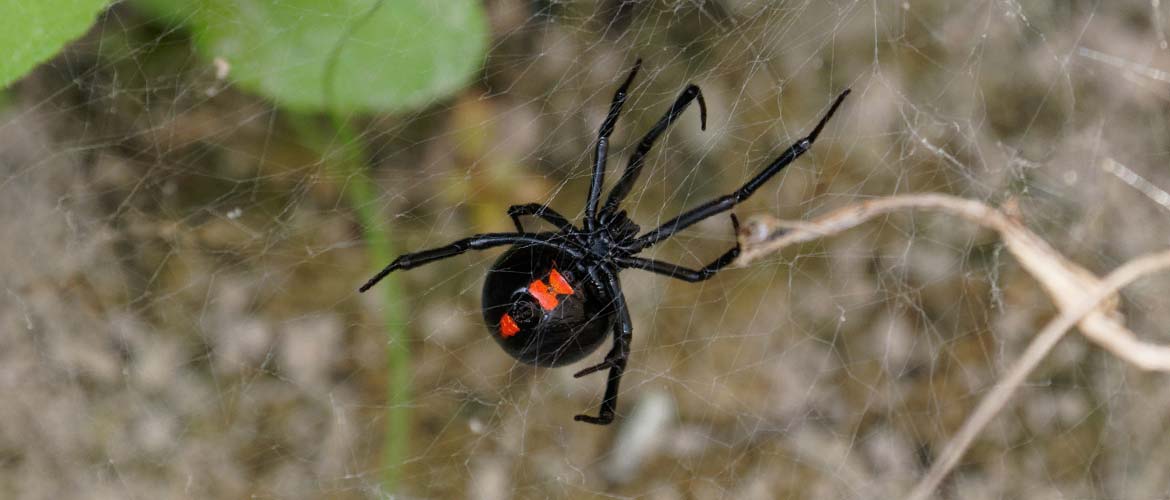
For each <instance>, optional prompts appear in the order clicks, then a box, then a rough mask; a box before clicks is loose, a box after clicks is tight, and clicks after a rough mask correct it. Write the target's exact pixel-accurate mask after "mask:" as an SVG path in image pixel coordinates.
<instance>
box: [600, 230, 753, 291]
mask: <svg viewBox="0 0 1170 500" xmlns="http://www.w3.org/2000/svg"><path fill="white" fill-rule="evenodd" d="M731 227H733V228H734V229H735V237H736V242H735V246H734V247H732V248H731V249H729V250H728V251H726V252H724V253H723V255H720V256H719V258H718V259H715V260H713V261H711V263H710V264H707V265H705V266H703V267H702V268H701V269H691V268H689V267H684V266H680V265H678V264H671V263H669V262H662V261H658V260H652V259H643V258H640V257H618V258H617V259H615V260H616V261H617V263H618V265H620V266H622V267H623V268H627V267H628V268H633V269H641V270H644V271H650V272H652V273H655V274H661V275H663V276H669V277H671V278H674V279H679V280H683V281H686V282H689V283H695V282H699V281H703V280H706V279H707V278H710V277H712V276H715V273H717V272H719V270H720V269H723V268H724V267H727V265H728V264H731V263H732V262H735V258H736V257H739V219H737V218H736V217H735V214H731Z"/></svg>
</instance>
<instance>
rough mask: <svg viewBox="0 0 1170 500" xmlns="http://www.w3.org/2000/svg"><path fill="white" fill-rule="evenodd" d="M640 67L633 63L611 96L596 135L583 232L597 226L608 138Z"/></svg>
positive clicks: (640, 63) (640, 64)
mask: <svg viewBox="0 0 1170 500" xmlns="http://www.w3.org/2000/svg"><path fill="white" fill-rule="evenodd" d="M641 67H642V60H641V59H638V61H637V62H635V63H634V69H631V70H630V75H629V76H627V77H626V81H625V82H624V83H622V86H621V87H618V89H617V92H614V94H613V101H612V102H610V104H609V114H607V115H605V121H603V122H601V129H600V130H599V131H598V133H597V147H596V150H595V151H594V153H593V177H592V178H591V181H590V183H589V198H588V199H586V200H585V223H584V226H585V230H586V231H592V230H593V229H594V228H595V227H596V226H597V201H598V200H599V199H600V198H601V186H602V184H603V183H604V181H605V161H606V157H607V155H608V151H609V136H611V135H613V128H614V125H616V124H617V120H618V116H619V115H621V113H622V106H623V105H625V103H626V98H627V97H629V90H630V85H631V84H633V83H634V77H635V76H637V74H638V69H639V68H641Z"/></svg>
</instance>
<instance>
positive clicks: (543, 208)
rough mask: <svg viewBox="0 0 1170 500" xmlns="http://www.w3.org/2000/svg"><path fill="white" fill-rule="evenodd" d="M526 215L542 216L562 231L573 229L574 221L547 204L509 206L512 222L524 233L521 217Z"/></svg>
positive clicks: (517, 229)
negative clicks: (570, 220)
mask: <svg viewBox="0 0 1170 500" xmlns="http://www.w3.org/2000/svg"><path fill="white" fill-rule="evenodd" d="M525 215H532V216H536V217H540V218H541V219H544V220H546V221H548V222H549V223H550V224H552V225H554V226H556V227H557V229H560V230H561V231H569V230H571V229H573V223H571V222H569V219H566V218H565V216H563V215H561V214H559V213H557V211H556V210H553V209H551V208H548V206H547V205H541V204H539V203H527V204H524V205H512V206H510V207H508V217H511V218H512V224H515V225H516V231H517V232H520V233H523V232H524V226H523V225H521V224H520V217H521V216H525Z"/></svg>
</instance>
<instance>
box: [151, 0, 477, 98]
mask: <svg viewBox="0 0 1170 500" xmlns="http://www.w3.org/2000/svg"><path fill="white" fill-rule="evenodd" d="M151 1H152V3H159V2H160V0H151ZM200 6H201V8H199V9H197V10H195V11H194V14H193V15H192V16H191V18H190V22H191V28H192V30H193V31H194V34H195V41H196V45H197V46H198V48H199V50H200V52H202V53H203V55H204V56H206V57H208V58H218V59H222V60H223V61H225V62H227V63H228V67H229V68H230V71H229V78H231V79H232V80H233V81H234V82H235V83H236V84H238V85H239V86H240V87H243V88H246V89H250V90H252V91H255V92H257V93H260V94H262V95H264V96H266V97H269V98H271V99H273V100H275V101H276V102H277V103H278V104H280V105H281V106H284V107H286V108H289V109H292V110H294V111H329V112H351V111H352V112H375V111H400V110H404V109H409V108H414V107H418V106H421V105H425V104H427V103H429V102H431V101H434V100H435V99H438V98H441V97H444V96H447V95H449V94H451V93H453V92H454V91H456V90H458V89H459V88H461V87H462V86H463V85H465V84H466V82H467V81H468V80H469V79H471V78H472V77H473V76H474V75H475V74H476V72H478V71H479V69H480V67H481V66H482V64H483V57H484V52H485V50H486V46H487V38H488V37H487V20H486V16H485V15H484V11H483V7H482V5H481V4H480V3H479V0H442V1H435V0H201V2H200ZM326 75H328V76H326ZM326 94H328V95H329V97H326ZM327 100H329V101H330V102H326V101H327Z"/></svg>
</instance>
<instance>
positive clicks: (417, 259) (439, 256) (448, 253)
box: [358, 233, 580, 292]
mask: <svg viewBox="0 0 1170 500" xmlns="http://www.w3.org/2000/svg"><path fill="white" fill-rule="evenodd" d="M554 237H555V235H551V233H542V234H518V233H485V234H477V235H475V236H472V237H470V238H463V239H461V240H458V241H455V242H453V243H451V244H449V245H447V246H442V247H439V248H432V249H430V250H423V251H421V252H414V253H407V254H402V255H399V256H398V258H397V259H394V261H393V262H391V263H390V264H388V265H386V267H384V268H382V270H381V271H378V274H375V275H374V277H373V278H370V279H369V281H366V284H364V285H362V286H361V288H358V291H359V292H365V291H366V290H369V289H370V288H371V287H373V286H374V285H377V284H378V282H379V281H382V279H383V278H385V277H386V276H388V275H389V274H390V273H392V272H394V271H397V270H399V269H411V268H415V267H418V266H421V265H424V264H430V263H431V262H434V261H437V260H443V259H446V258H447V257H454V256H456V255H459V254H461V253H464V252H466V251H468V250H483V249H485V248H492V247H499V246H504V245H518V244H530V245H542V246H551V247H555V248H559V249H560V250H561V251H563V252H568V253H570V255H573V256H574V257H580V254H579V253H577V252H576V251H574V250H572V249H569V248H566V247H564V246H563V245H561V244H559V243H558V242H557V241H556V240H555V239H554Z"/></svg>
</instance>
